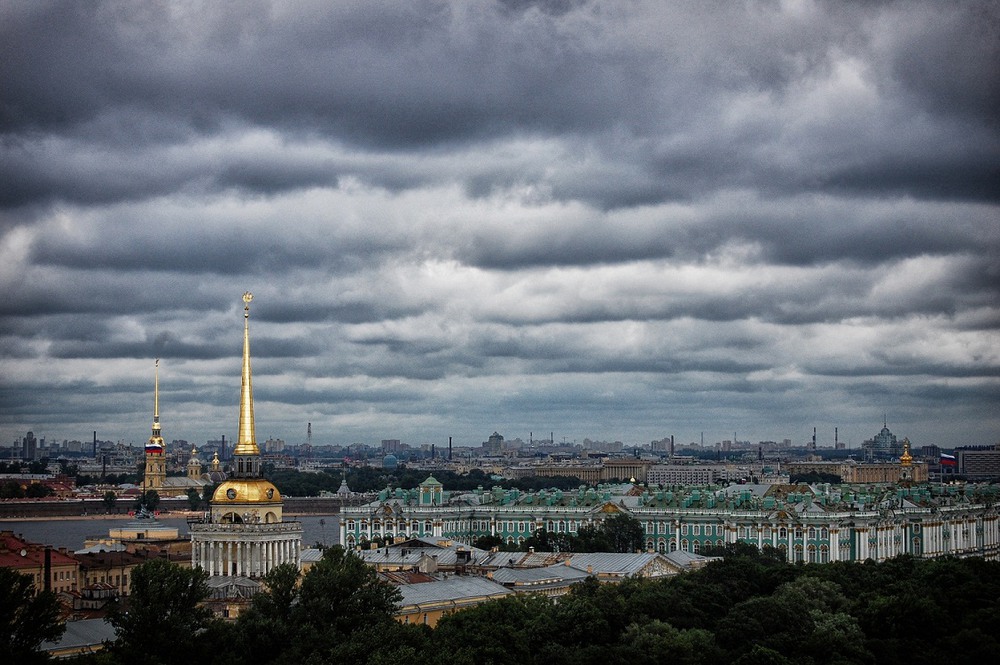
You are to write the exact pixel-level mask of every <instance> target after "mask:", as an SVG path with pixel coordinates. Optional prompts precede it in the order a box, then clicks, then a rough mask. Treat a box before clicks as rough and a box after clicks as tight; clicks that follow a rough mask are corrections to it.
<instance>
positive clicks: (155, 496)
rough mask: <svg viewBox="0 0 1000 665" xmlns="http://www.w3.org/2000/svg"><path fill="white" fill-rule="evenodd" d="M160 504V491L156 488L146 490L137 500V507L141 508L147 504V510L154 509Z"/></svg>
mask: <svg viewBox="0 0 1000 665" xmlns="http://www.w3.org/2000/svg"><path fill="white" fill-rule="evenodd" d="M159 505H160V493H159V492H157V491H156V490H146V491H145V492H143V493H142V494H140V495H139V499H138V500H137V501H136V505H135V507H136V508H137V509H140V510H141V509H142V508H143V506H145V508H146V510H149V511H154V510H156V507H157V506H159Z"/></svg>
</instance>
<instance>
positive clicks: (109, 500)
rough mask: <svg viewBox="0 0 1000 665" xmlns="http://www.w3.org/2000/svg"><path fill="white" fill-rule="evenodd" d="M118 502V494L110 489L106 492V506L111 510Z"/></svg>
mask: <svg viewBox="0 0 1000 665" xmlns="http://www.w3.org/2000/svg"><path fill="white" fill-rule="evenodd" d="M117 502H118V495H117V494H115V493H114V492H112V491H111V490H108V491H107V492H105V493H104V507H105V508H107V509H108V510H109V511H110V510H114V508H115V504H116V503H117Z"/></svg>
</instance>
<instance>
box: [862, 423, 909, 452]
mask: <svg viewBox="0 0 1000 665" xmlns="http://www.w3.org/2000/svg"><path fill="white" fill-rule="evenodd" d="M861 449H862V450H863V451H864V454H865V459H866V460H880V459H881V460H884V459H898V458H899V456H900V455H902V454H903V444H902V442H900V441H897V440H896V435H895V434H893V433H892V432H890V431H889V428H888V426H887V425H886V424H885V423H884V422H883V424H882V430H881V431H880V432H879V433H878V434H876V435H875V436H873V437H872V438H870V439H868V440H867V441H865V442H864V443H862V444H861Z"/></svg>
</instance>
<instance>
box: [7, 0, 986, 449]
mask: <svg viewBox="0 0 1000 665" xmlns="http://www.w3.org/2000/svg"><path fill="white" fill-rule="evenodd" d="M998 16H1000V11H998V9H997V5H996V4H995V3H990V2H962V3H951V4H948V5H942V4H939V3H934V2H906V3H893V2H887V3H844V2H795V1H789V2H780V3H776V2H748V3H738V4H737V3H703V2H678V3H667V4H665V3H659V2H642V1H637V2H629V3H600V2H587V1H585V0H579V1H577V0H550V1H539V2H531V1H528V0H507V1H505V2H475V3H452V2H437V1H434V0H425V1H421V2H414V3H390V4H389V5H385V4H380V5H373V4H372V3H369V2H361V1H357V2H337V3H332V4H331V3H327V2H308V1H303V2H296V3H272V2H265V1H263V0H258V1H247V2H241V3H237V4H219V3H197V2H196V3H186V4H179V3H171V2H149V3H141V4H136V3H130V2H124V1H107V2H100V1H98V0H92V1H89V2H76V3H65V2H45V1H38V2H6V3H2V4H0V88H2V90H3V94H2V95H0V292H2V293H3V294H4V297H3V298H0V407H2V409H0V442H3V440H4V439H6V440H10V439H11V438H13V437H14V436H19V435H23V432H21V430H27V429H32V428H33V429H34V431H36V433H37V432H40V431H43V430H45V429H49V430H52V432H51V433H52V434H53V435H56V434H62V436H61V437H60V438H74V437H75V438H80V436H81V434H80V433H79V432H77V430H79V431H82V432H84V433H89V432H90V431H92V429H95V428H97V429H101V430H102V431H103V430H106V429H107V430H116V431H117V432H120V433H121V434H120V436H125V437H129V438H132V439H134V440H142V439H143V438H145V437H147V436H148V435H149V431H148V412H149V408H150V404H151V396H150V392H151V385H152V359H153V358H155V357H157V356H159V357H161V359H162V362H161V375H160V376H161V384H162V385H161V388H162V391H163V395H162V397H163V402H164V405H165V406H167V407H168V411H169V412H170V414H171V416H172V420H171V419H170V418H167V419H166V420H165V422H168V423H172V427H173V428H172V429H171V428H168V436H177V437H182V438H183V437H187V438H190V439H191V440H201V439H204V438H205V437H206V436H210V438H215V437H216V436H218V433H219V432H220V431H225V430H226V429H228V428H230V427H231V426H235V413H236V412H235V404H236V401H237V399H238V389H239V351H240V348H241V342H242V325H243V316H242V314H243V303H242V301H241V300H240V294H242V293H243V292H244V291H246V290H251V291H253V292H254V294H255V299H254V301H253V304H252V308H251V309H252V313H251V320H250V326H251V337H252V343H251V348H252V353H253V366H254V372H255V379H256V382H255V391H256V392H255V398H256V400H257V404H258V410H259V413H258V422H260V423H262V426H263V424H264V423H266V426H267V428H268V429H267V432H268V435H270V434H274V435H276V436H280V435H281V433H282V432H289V433H294V432H304V423H305V422H313V423H314V424H315V426H316V431H317V432H327V433H329V434H328V436H329V437H330V442H338V443H346V442H350V441H352V440H378V439H379V438H382V437H386V436H388V437H392V438H406V437H410V438H411V439H412V440H414V441H418V440H428V441H431V440H441V439H442V436H443V435H442V430H444V429H449V430H451V429H453V430H458V431H455V434H456V435H458V436H460V438H461V439H462V440H463V441H468V442H470V443H474V444H478V443H479V442H480V441H481V440H483V439H485V437H486V436H487V435H488V432H489V431H492V430H493V429H497V428H504V427H509V428H512V429H513V430H518V431H519V432H520V430H524V432H520V434H521V435H526V434H527V431H528V430H529V429H530V428H534V429H536V430H542V431H551V430H557V431H563V432H566V433H567V435H569V436H570V438H571V439H572V438H579V439H582V438H583V437H584V436H591V438H611V439H614V438H629V437H633V438H634V439H635V440H637V441H639V442H645V441H644V439H645V440H648V439H649V438H662V436H665V435H667V434H670V433H671V432H675V433H676V434H677V435H678V436H679V438H680V439H681V440H693V439H694V438H695V437H697V436H698V435H699V433H700V432H701V431H704V430H706V429H708V430H711V429H713V428H714V429H715V430H719V431H720V432H721V433H723V434H719V433H718V432H717V435H724V436H725V437H726V438H729V437H731V436H732V431H731V430H732V429H734V428H736V429H739V431H740V432H741V434H740V436H741V437H742V436H744V434H743V432H744V431H745V432H747V433H746V434H745V436H748V437H749V436H759V437H760V438H771V439H775V438H777V439H780V438H785V437H791V438H793V439H795V438H799V437H802V436H806V434H808V433H809V432H811V424H812V421H814V420H815V421H819V422H820V423H831V426H830V429H832V427H833V426H834V425H833V424H840V425H841V427H842V430H841V431H842V432H849V433H850V434H849V436H854V437H856V440H857V441H858V442H859V441H860V440H861V437H867V436H870V435H871V434H872V433H874V432H875V431H877V429H878V427H876V425H878V423H879V422H880V421H881V417H882V414H883V413H885V412H886V411H890V412H891V411H896V412H897V413H898V417H899V422H900V424H901V427H909V428H912V431H902V432H899V433H900V434H902V435H909V436H910V437H911V440H914V441H917V440H921V442H923V441H927V442H939V443H944V444H948V443H954V442H955V441H956V435H955V434H954V433H955V432H958V431H962V432H963V435H962V437H963V440H962V442H967V441H966V440H965V439H967V438H969V437H972V438H976V439H977V440H976V442H980V443H983V442H989V440H990V437H993V438H995V432H996V431H997V428H998V427H1000V421H998V420H997V416H996V415H995V414H992V413H991V407H995V402H996V392H997V386H998V382H1000V357H998V355H997V348H1000V346H998V343H997V340H998V333H997V331H998V329H1000V292H998V288H997V285H998V283H1000V260H998V259H997V257H998V256H1000V225H998V224H997V219H998V192H1000V189H998V188H997V187H996V183H997V182H998V181H1000V167H998V164H1000V126H998V123H997V122H996V112H995V109H996V108H997V107H998V106H1000V79H998V78H997V77H996V75H995V74H996V72H995V69H996V67H995V64H994V63H996V62H997V61H998V60H1000V39H998V34H1000V31H998V25H1000V21H998ZM928 414H932V415H928ZM904 423H905V424H904ZM726 430H730V431H728V432H726ZM18 432H21V434H18ZM206 433H211V434H210V435H208V434H206ZM229 434H230V435H231V434H232V433H231V432H229ZM102 435H103V434H102ZM109 436H111V435H109ZM115 436H119V435H115ZM295 436H297V435H295ZM323 436H327V435H326V434H324V435H323ZM287 437H288V439H289V441H290V442H294V443H298V441H295V439H294V438H293V435H292V434H288V435H287Z"/></svg>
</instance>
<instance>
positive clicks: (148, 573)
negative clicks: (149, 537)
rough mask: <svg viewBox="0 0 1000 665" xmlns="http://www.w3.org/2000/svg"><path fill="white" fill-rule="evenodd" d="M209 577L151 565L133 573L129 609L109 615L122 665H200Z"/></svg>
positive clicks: (167, 564) (156, 562) (171, 566)
mask: <svg viewBox="0 0 1000 665" xmlns="http://www.w3.org/2000/svg"><path fill="white" fill-rule="evenodd" d="M207 580H208V573H206V572H205V571H203V570H202V569H201V568H194V569H190V568H182V567H180V566H178V565H176V564H174V563H171V562H169V561H167V560H166V559H153V560H151V561H148V562H146V563H144V564H142V565H140V566H137V567H136V568H135V570H134V571H133V573H132V594H131V596H129V598H128V599H127V605H124V606H118V607H116V608H114V609H113V610H112V612H111V613H110V615H109V617H108V621H109V622H110V623H111V625H112V626H114V628H115V634H116V635H117V638H118V639H117V641H116V643H115V645H114V651H115V653H116V654H118V655H119V656H121V658H122V660H123V661H124V662H128V663H147V664H150V665H154V664H155V665H170V664H172V663H191V662H197V661H198V652H199V650H200V648H201V646H200V645H201V641H202V639H203V637H201V639H200V636H202V631H203V629H205V628H206V626H208V625H210V624H211V623H212V621H213V619H212V612H211V610H209V609H208V608H206V607H202V606H200V603H201V602H202V601H204V600H205V599H207V598H208V593H209V590H208V583H207Z"/></svg>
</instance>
